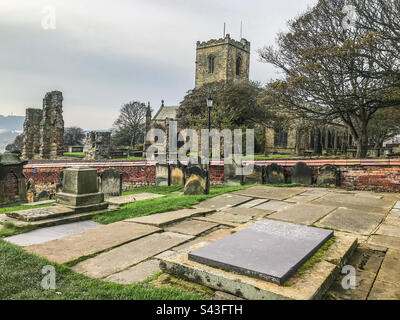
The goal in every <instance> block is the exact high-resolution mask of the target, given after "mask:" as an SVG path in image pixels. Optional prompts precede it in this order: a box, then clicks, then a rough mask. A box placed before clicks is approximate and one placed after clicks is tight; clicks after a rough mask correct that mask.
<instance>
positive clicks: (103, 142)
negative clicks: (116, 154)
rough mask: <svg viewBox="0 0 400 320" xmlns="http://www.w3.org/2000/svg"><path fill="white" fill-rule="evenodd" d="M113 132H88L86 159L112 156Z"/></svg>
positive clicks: (102, 158) (101, 158) (100, 158)
mask: <svg viewBox="0 0 400 320" xmlns="http://www.w3.org/2000/svg"><path fill="white" fill-rule="evenodd" d="M110 149H111V132H96V131H92V132H89V133H88V134H87V137H86V147H85V153H86V156H85V160H104V159H109V158H110Z"/></svg>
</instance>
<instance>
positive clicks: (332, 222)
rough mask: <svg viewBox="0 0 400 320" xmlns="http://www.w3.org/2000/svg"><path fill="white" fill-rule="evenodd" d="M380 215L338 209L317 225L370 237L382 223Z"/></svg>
mask: <svg viewBox="0 0 400 320" xmlns="http://www.w3.org/2000/svg"><path fill="white" fill-rule="evenodd" d="M383 218H384V217H383V216H382V215H380V214H374V213H369V212H365V211H359V210H353V209H348V208H338V209H336V210H335V211H333V212H332V213H330V214H329V215H328V216H326V217H325V218H323V219H322V220H321V221H319V222H318V223H317V225H318V226H319V227H323V228H330V229H334V230H340V231H346V232H354V233H358V234H363V235H370V234H371V233H372V232H373V231H374V230H375V229H376V228H377V227H378V225H379V224H380V223H381V222H382V220H383Z"/></svg>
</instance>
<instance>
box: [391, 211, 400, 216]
mask: <svg viewBox="0 0 400 320" xmlns="http://www.w3.org/2000/svg"><path fill="white" fill-rule="evenodd" d="M390 217H392V218H400V209H392V210H390Z"/></svg>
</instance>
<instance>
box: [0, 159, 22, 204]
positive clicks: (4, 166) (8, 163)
mask: <svg viewBox="0 0 400 320" xmlns="http://www.w3.org/2000/svg"><path fill="white" fill-rule="evenodd" d="M25 164H26V162H23V161H21V160H20V158H19V156H18V155H17V154H14V153H10V152H5V153H0V206H1V205H8V204H14V203H19V202H26V182H25V176H24V174H23V166H24V165H25Z"/></svg>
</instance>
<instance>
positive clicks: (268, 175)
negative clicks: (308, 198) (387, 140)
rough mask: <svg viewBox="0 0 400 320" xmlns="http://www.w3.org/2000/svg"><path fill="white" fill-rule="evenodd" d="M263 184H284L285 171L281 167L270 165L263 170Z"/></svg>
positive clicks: (274, 164)
mask: <svg viewBox="0 0 400 320" xmlns="http://www.w3.org/2000/svg"><path fill="white" fill-rule="evenodd" d="M265 183H266V184H284V183H285V171H284V169H283V167H281V166H279V165H277V164H276V163H272V164H270V165H269V166H267V167H266V168H265Z"/></svg>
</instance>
